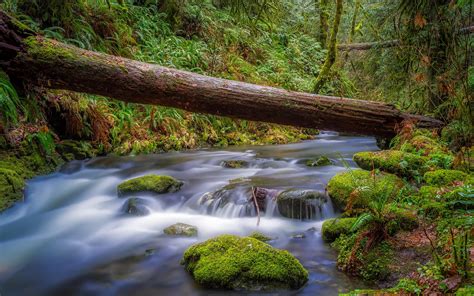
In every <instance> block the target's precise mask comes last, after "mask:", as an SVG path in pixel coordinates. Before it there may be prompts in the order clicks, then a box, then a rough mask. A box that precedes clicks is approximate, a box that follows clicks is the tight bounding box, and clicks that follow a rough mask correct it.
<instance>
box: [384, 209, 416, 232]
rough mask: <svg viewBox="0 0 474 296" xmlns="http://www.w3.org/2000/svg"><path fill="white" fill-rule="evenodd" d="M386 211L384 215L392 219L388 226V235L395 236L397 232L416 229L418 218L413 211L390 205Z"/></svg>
mask: <svg viewBox="0 0 474 296" xmlns="http://www.w3.org/2000/svg"><path fill="white" fill-rule="evenodd" d="M388 209H389V211H388V213H387V214H386V215H387V216H391V217H392V220H391V221H390V222H389V225H388V230H389V233H391V234H395V233H396V232H398V231H399V230H405V231H410V230H413V229H415V228H417V227H418V217H417V216H416V213H415V212H414V211H411V210H409V209H404V208H401V207H400V205H398V204H391V205H390V206H389V207H388Z"/></svg>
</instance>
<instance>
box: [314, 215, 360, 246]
mask: <svg viewBox="0 0 474 296" xmlns="http://www.w3.org/2000/svg"><path fill="white" fill-rule="evenodd" d="M356 220H357V218H332V219H328V220H326V221H324V223H323V226H322V229H321V232H322V236H323V240H324V241H325V242H327V243H332V242H333V241H335V240H336V239H337V238H338V237H339V236H340V235H341V234H349V233H350V231H351V228H352V225H354V222H355V221H356Z"/></svg>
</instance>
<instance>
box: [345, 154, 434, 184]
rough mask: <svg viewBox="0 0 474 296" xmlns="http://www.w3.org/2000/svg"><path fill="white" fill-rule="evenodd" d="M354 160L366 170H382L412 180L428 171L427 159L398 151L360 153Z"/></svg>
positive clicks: (355, 155)
mask: <svg viewBox="0 0 474 296" xmlns="http://www.w3.org/2000/svg"><path fill="white" fill-rule="evenodd" d="M353 160H354V161H355V163H357V165H358V166H359V167H361V168H363V169H365V170H372V169H374V168H375V169H380V170H381V171H384V172H388V173H392V174H396V175H399V176H402V177H409V178H412V177H414V176H418V175H421V174H423V173H424V172H425V171H426V167H425V164H426V162H427V161H428V159H427V158H426V157H423V156H419V155H416V154H412V153H408V152H402V151H398V150H382V151H377V152H358V153H356V154H354V156H353Z"/></svg>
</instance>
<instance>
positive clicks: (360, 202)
mask: <svg viewBox="0 0 474 296" xmlns="http://www.w3.org/2000/svg"><path fill="white" fill-rule="evenodd" d="M402 187H403V182H402V180H401V179H400V178H398V177H397V176H395V175H391V174H386V173H379V174H375V175H372V173H371V172H369V171H364V170H349V171H345V172H342V173H339V174H337V175H335V176H334V177H333V178H332V179H331V180H330V181H329V183H328V186H327V191H328V193H329V196H330V197H331V199H332V202H333V204H334V205H335V206H336V207H337V208H338V209H340V210H344V209H345V208H346V206H347V205H348V203H349V202H350V203H351V205H352V208H364V207H365V206H366V205H367V203H368V202H369V201H370V200H372V198H373V197H374V196H376V195H380V194H389V195H390V196H391V197H394V196H395V195H396V194H398V192H399V190H400V189H401V188H402Z"/></svg>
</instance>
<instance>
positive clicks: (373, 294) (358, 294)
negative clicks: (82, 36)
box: [339, 288, 401, 296]
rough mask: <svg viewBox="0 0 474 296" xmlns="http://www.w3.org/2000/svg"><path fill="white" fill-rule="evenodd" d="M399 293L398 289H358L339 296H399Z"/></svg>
mask: <svg viewBox="0 0 474 296" xmlns="http://www.w3.org/2000/svg"><path fill="white" fill-rule="evenodd" d="M399 295H401V294H400V291H399V290H398V289H393V288H392V289H382V290H369V289H363V290H361V289H358V290H354V291H350V292H348V293H340V294H339V296H399Z"/></svg>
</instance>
